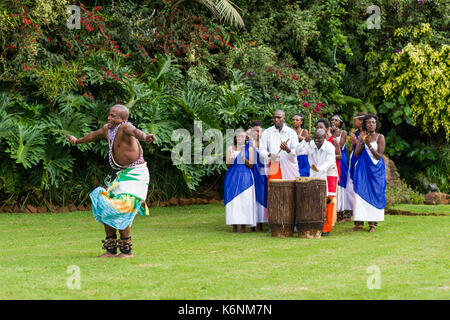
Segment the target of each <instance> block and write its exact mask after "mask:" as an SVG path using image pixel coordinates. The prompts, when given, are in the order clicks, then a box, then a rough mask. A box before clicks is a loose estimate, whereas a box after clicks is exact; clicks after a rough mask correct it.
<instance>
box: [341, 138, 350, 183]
mask: <svg viewBox="0 0 450 320" xmlns="http://www.w3.org/2000/svg"><path fill="white" fill-rule="evenodd" d="M341 154H342V158H341V176H340V177H339V185H340V186H341V187H342V188H345V187H346V186H347V175H348V164H347V162H348V157H347V145H345V144H344V149H342V150H341Z"/></svg>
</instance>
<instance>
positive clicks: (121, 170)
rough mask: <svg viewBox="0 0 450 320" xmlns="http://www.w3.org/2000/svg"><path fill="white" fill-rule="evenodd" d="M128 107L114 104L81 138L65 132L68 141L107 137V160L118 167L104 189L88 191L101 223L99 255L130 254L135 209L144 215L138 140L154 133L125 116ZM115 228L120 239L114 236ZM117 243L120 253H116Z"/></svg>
mask: <svg viewBox="0 0 450 320" xmlns="http://www.w3.org/2000/svg"><path fill="white" fill-rule="evenodd" d="M128 117H129V111H128V108H127V107H125V106H123V105H120V104H116V105H114V106H113V107H112V108H111V109H110V110H109V114H108V123H107V124H105V125H104V126H103V128H101V129H99V130H96V131H92V132H90V133H89V134H87V135H86V136H85V137H82V138H79V139H77V138H75V137H74V136H71V135H67V136H66V139H67V141H69V143H71V144H74V145H75V144H81V143H88V142H92V141H95V140H97V139H100V138H107V139H108V144H109V163H110V165H111V167H112V168H113V169H115V170H118V172H117V177H116V179H115V180H114V182H113V183H112V185H111V186H109V188H108V190H105V189H104V188H102V187H98V188H96V189H95V190H94V191H92V192H91V194H90V197H91V200H92V211H93V214H94V218H95V220H97V221H99V222H100V223H103V224H104V226H105V232H106V239H105V240H102V242H103V249H105V250H106V253H104V254H102V255H100V256H99V258H109V257H118V258H128V257H132V256H133V254H132V252H131V247H132V242H131V236H130V227H131V224H132V222H133V219H134V217H135V215H136V214H137V213H139V214H140V215H143V214H146V215H148V208H147V205H146V203H145V199H146V197H147V191H148V183H149V179H150V178H149V173H148V169H147V163H146V162H145V161H144V158H143V150H142V147H141V145H140V143H139V141H138V140H140V141H145V142H146V143H148V144H149V143H151V142H152V141H155V140H156V137H155V135H154V134H145V133H144V132H142V131H141V130H139V129H137V128H136V127H135V126H133V125H132V124H131V123H129V122H128V121H127V120H128ZM117 230H119V234H120V240H117ZM117 247H119V249H120V251H121V253H120V254H119V255H117Z"/></svg>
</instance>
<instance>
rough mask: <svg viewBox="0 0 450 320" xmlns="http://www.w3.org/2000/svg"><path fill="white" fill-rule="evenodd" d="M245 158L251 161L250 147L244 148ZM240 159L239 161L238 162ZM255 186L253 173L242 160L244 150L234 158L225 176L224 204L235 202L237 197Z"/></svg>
mask: <svg viewBox="0 0 450 320" xmlns="http://www.w3.org/2000/svg"><path fill="white" fill-rule="evenodd" d="M244 152H245V158H246V159H247V160H248V159H249V150H248V146H245V148H244ZM238 159H239V161H238ZM253 184H254V181H253V174H252V171H251V170H250V169H249V168H248V167H247V166H246V165H245V163H244V161H243V160H242V150H241V152H239V154H238V155H237V156H236V158H234V162H233V164H232V165H231V166H230V167H229V168H228V171H227V173H226V174H225V182H224V189H225V190H224V204H225V205H226V204H227V203H228V202H230V201H231V200H233V199H234V198H235V197H236V196H238V195H239V194H241V193H242V192H244V191H245V190H247V189H248V188H250V187H251V186H252V185H253Z"/></svg>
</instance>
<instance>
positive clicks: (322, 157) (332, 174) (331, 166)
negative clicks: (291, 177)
mask: <svg viewBox="0 0 450 320" xmlns="http://www.w3.org/2000/svg"><path fill="white" fill-rule="evenodd" d="M326 137H327V133H326V131H325V130H324V129H317V130H316V132H315V133H314V141H313V143H311V140H312V137H311V135H308V136H307V137H306V138H305V139H304V140H303V141H302V142H300V143H299V145H298V146H297V149H296V152H297V154H302V153H306V154H307V155H308V162H309V165H310V167H311V169H310V175H309V176H310V177H312V178H323V179H326V181H327V195H328V200H327V216H326V220H325V224H324V226H323V230H322V236H327V235H328V234H329V232H330V231H331V229H332V228H333V224H332V223H333V209H334V205H333V198H334V193H335V191H333V190H335V188H336V186H337V178H336V177H337V167H336V149H335V147H334V145H333V144H332V143H331V142H329V141H327V140H326ZM330 178H335V179H330Z"/></svg>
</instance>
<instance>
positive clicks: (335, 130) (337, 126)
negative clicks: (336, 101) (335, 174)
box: [331, 114, 348, 222]
mask: <svg viewBox="0 0 450 320" xmlns="http://www.w3.org/2000/svg"><path fill="white" fill-rule="evenodd" d="M342 123H343V121H342V118H341V117H340V115H337V114H336V115H334V116H333V117H332V118H331V124H332V126H331V133H332V135H333V137H334V138H335V139H336V140H337V142H338V144H339V147H340V148H341V161H340V162H339V164H340V170H339V183H338V187H337V196H336V198H337V200H336V202H337V208H336V210H337V215H338V220H337V221H338V222H341V221H346V220H347V219H346V218H345V216H344V211H345V186H346V185H347V175H348V164H347V162H348V157H347V147H346V144H345V141H346V139H347V131H345V130H343V129H342Z"/></svg>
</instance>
